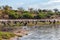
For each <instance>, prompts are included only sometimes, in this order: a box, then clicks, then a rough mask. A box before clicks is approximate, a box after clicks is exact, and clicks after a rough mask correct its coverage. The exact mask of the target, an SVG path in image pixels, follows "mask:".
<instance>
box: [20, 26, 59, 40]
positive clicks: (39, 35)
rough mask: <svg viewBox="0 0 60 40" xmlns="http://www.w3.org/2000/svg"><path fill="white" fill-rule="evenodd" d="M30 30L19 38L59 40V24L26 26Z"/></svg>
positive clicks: (22, 39) (27, 39)
mask: <svg viewBox="0 0 60 40" xmlns="http://www.w3.org/2000/svg"><path fill="white" fill-rule="evenodd" d="M27 29H29V30H30V31H31V32H30V34H29V35H27V36H24V37H22V38H19V40H60V25H45V26H37V27H35V26H34V27H27Z"/></svg>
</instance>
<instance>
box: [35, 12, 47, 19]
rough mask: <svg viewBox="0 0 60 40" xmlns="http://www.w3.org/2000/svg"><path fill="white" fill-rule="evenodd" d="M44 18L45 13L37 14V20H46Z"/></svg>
mask: <svg viewBox="0 0 60 40" xmlns="http://www.w3.org/2000/svg"><path fill="white" fill-rule="evenodd" d="M46 17H47V14H45V13H39V14H38V15H37V16H36V18H37V19H44V18H46Z"/></svg>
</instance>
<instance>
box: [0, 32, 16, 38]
mask: <svg viewBox="0 0 60 40" xmlns="http://www.w3.org/2000/svg"><path fill="white" fill-rule="evenodd" d="M14 36H15V34H13V33H10V32H0V38H2V39H9V38H11V37H14Z"/></svg>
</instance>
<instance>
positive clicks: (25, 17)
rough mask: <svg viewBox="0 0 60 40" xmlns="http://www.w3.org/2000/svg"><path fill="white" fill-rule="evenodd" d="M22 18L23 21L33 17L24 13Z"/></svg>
mask: <svg viewBox="0 0 60 40" xmlns="http://www.w3.org/2000/svg"><path fill="white" fill-rule="evenodd" d="M22 18H24V19H32V18H33V15H31V14H29V13H24V14H23V16H22Z"/></svg>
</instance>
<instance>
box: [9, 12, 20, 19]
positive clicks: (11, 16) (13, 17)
mask: <svg viewBox="0 0 60 40" xmlns="http://www.w3.org/2000/svg"><path fill="white" fill-rule="evenodd" d="M8 15H9V17H10V18H12V19H18V18H19V17H20V15H19V14H18V13H16V12H15V11H10V12H9V14H8Z"/></svg>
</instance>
